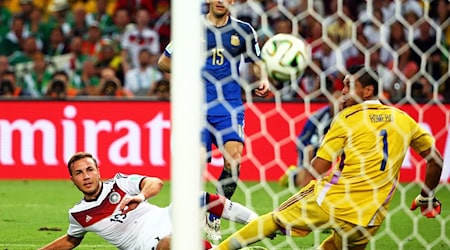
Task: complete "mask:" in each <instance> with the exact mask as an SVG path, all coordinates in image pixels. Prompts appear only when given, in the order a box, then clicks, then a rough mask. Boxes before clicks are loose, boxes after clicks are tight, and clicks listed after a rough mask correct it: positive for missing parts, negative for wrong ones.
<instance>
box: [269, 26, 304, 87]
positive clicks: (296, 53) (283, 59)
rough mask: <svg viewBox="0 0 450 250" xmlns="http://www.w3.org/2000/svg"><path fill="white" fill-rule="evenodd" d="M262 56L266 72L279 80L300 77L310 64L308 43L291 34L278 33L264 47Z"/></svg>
mask: <svg viewBox="0 0 450 250" xmlns="http://www.w3.org/2000/svg"><path fill="white" fill-rule="evenodd" d="M261 58H262V60H263V63H264V65H265V68H266V72H267V74H268V75H269V77H271V78H272V79H275V80H277V81H289V80H291V79H294V80H295V79H297V78H298V77H300V76H301V75H302V74H303V72H304V71H305V69H306V67H307V66H308V61H309V55H308V47H307V44H306V43H305V42H304V41H303V40H301V39H300V38H298V37H296V36H294V35H291V34H281V33H280V34H276V35H274V36H273V37H271V38H269V39H268V40H267V41H266V42H265V43H264V46H263V47H262V50H261Z"/></svg>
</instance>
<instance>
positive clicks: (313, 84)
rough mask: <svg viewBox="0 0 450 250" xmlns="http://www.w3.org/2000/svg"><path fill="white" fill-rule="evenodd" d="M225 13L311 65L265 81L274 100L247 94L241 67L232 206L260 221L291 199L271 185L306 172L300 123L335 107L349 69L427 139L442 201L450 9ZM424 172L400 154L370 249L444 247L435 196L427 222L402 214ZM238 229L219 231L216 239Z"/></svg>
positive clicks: (347, 1)
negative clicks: (297, 50) (238, 159)
mask: <svg viewBox="0 0 450 250" xmlns="http://www.w3.org/2000/svg"><path fill="white" fill-rule="evenodd" d="M231 14H232V15H233V16H234V17H236V18H238V19H240V20H243V21H246V22H249V23H250V24H252V26H253V27H254V28H255V30H256V32H257V34H258V38H259V43H260V46H261V47H262V45H263V44H264V41H266V40H267V39H268V38H269V37H271V36H273V35H274V34H277V33H291V34H294V35H296V36H299V37H301V38H302V39H303V40H305V41H307V43H308V45H309V51H310V61H309V65H310V66H309V67H308V68H307V70H306V71H305V72H304V74H303V75H302V76H301V77H300V79H298V81H290V82H273V85H272V94H271V95H270V96H268V97H265V98H261V97H256V96H255V95H252V90H253V89H254V88H255V86H257V80H256V78H255V77H254V75H253V72H252V70H251V69H250V68H248V67H242V68H241V80H242V82H244V84H243V98H244V99H245V101H246V113H245V115H246V118H245V130H244V131H245V150H244V154H243V159H242V168H241V176H240V179H241V180H240V182H239V184H238V189H237V191H236V193H235V194H234V196H233V197H232V200H236V201H239V202H241V203H243V204H245V205H247V206H248V207H249V208H252V209H254V210H255V211H257V212H258V213H259V214H263V213H267V212H270V211H272V210H274V209H276V208H277V207H278V206H279V205H280V204H281V202H283V201H284V200H286V199H287V198H288V197H289V196H290V195H292V194H294V193H295V192H296V191H297V187H295V185H294V184H293V183H292V182H289V178H288V181H287V184H286V186H280V185H279V183H278V181H279V178H280V177H281V176H282V175H283V174H284V173H285V171H286V170H288V169H289V168H290V167H291V169H293V167H292V166H298V165H300V164H304V162H303V161H302V159H300V160H299V159H298V153H299V152H301V153H302V154H304V153H307V152H306V145H305V144H303V142H301V141H300V140H299V138H298V136H299V134H300V132H301V130H302V129H303V127H304V125H305V124H306V121H307V119H308V118H310V117H311V116H312V115H313V114H315V112H316V111H317V110H319V109H320V108H322V107H324V106H326V105H327V103H328V102H330V101H333V100H334V95H333V92H335V91H340V90H341V89H342V87H343V82H342V80H343V78H344V76H345V75H346V74H347V73H348V71H347V70H348V68H349V67H350V66H351V65H354V64H364V65H366V66H367V68H370V69H373V70H374V71H372V70H370V73H371V74H372V75H373V76H376V77H377V79H378V82H379V88H380V90H379V98H380V100H381V101H382V102H383V103H386V104H389V105H393V106H396V107H398V108H400V109H402V110H404V111H405V112H407V113H408V114H410V115H411V116H412V117H413V118H414V119H415V120H416V121H418V122H419V123H420V124H421V126H422V127H424V128H425V129H426V130H428V131H430V132H431V133H432V134H433V135H434V137H435V139H436V146H437V148H438V149H439V151H440V152H441V153H442V154H443V156H444V169H443V173H442V177H441V182H442V184H441V185H440V186H439V187H438V189H437V197H438V198H439V197H444V196H448V195H449V185H448V184H447V183H448V181H449V177H450V173H449V169H448V166H447V165H449V159H448V158H449V153H448V152H447V151H450V149H449V147H450V146H448V145H450V139H449V137H448V130H449V123H450V111H449V110H450V105H449V101H450V79H449V76H450V69H449V47H450V46H449V45H450V27H449V24H450V2H449V1H447V0H440V1H439V0H434V1H418V0H417V1H416V0H404V1H400V0H398V1H390V0H376V1H375V0H368V1H356V0H331V1H313V0H298V1H297V0H295V1H294V0H291V1H289V0H284V1H283V0H278V1H277V0H272V1H257V0H236V1H235V4H234V6H233V7H232V8H231ZM225 56H227V55H225ZM376 72H377V74H376ZM320 122H321V121H320V119H318V118H313V119H312V123H313V124H314V125H316V126H318V127H319V128H320V129H321V130H323V129H324V127H326V125H323V124H321V123H320ZM398 129H399V130H401V129H402V128H398ZM216 132H218V133H220V132H221V131H216ZM323 133H324V132H323V131H322V132H321V135H323ZM319 136H320V135H319ZM319 140H320V139H319V138H316V143H318V141H319ZM212 155H213V160H212V163H211V164H210V165H209V167H208V170H209V171H208V173H207V174H206V176H207V178H208V179H209V180H210V181H211V183H212V184H213V185H215V184H217V179H218V177H219V175H220V172H221V166H222V165H221V164H223V162H222V161H221V157H222V156H221V154H220V153H218V151H217V150H216V151H215V152H213V154H212ZM424 169H425V163H424V161H423V160H422V158H421V157H420V156H418V155H417V154H416V153H412V151H411V152H410V153H408V154H407V156H406V158H405V160H404V162H403V165H402V170H401V178H400V184H399V186H398V189H397V192H396V194H395V198H394V201H393V202H392V203H391V206H390V208H389V213H388V214H387V216H386V220H385V221H384V222H383V225H382V226H381V228H380V230H379V231H378V233H377V234H376V235H375V237H374V238H372V239H371V240H370V242H369V244H368V247H367V248H368V249H449V248H450V225H449V223H448V220H449V217H448V212H447V211H448V209H447V208H446V207H447V206H448V204H445V199H446V198H441V201H443V210H442V214H441V215H440V216H438V217H437V218H436V219H434V220H431V219H426V218H424V217H422V216H421V215H420V213H419V212H417V211H415V212H411V211H410V210H409V207H410V205H411V201H412V200H413V199H414V197H415V196H416V195H417V194H418V193H419V191H420V188H421V185H420V183H422V182H423V180H424ZM209 188H212V187H211V186H210V187H209ZM447 200H448V199H447ZM348 202H352V201H351V200H350V201H348ZM240 227H241V226H240V225H237V224H233V223H230V224H228V223H222V234H223V237H227V236H229V235H230V234H231V233H233V232H234V231H236V230H237V229H238V228H240ZM328 236H329V232H327V231H325V232H324V231H322V230H317V232H313V233H311V234H310V235H309V236H308V237H306V238H291V237H285V236H277V237H275V239H273V240H270V239H266V240H263V241H262V242H260V243H257V244H256V245H259V246H264V247H266V248H268V249H314V248H317V247H318V246H319V245H320V243H321V242H322V241H323V240H324V239H325V238H326V237H328Z"/></svg>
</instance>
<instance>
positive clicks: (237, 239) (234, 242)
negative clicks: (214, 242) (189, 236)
mask: <svg viewBox="0 0 450 250" xmlns="http://www.w3.org/2000/svg"><path fill="white" fill-rule="evenodd" d="M277 230H278V226H277V224H276V223H275V221H274V220H273V218H272V213H268V214H265V215H262V216H260V217H258V218H257V219H255V220H253V221H251V222H250V223H248V224H247V225H245V226H244V227H243V228H241V229H240V230H239V231H237V232H236V233H234V234H232V235H231V236H230V237H228V238H227V239H225V240H224V241H222V243H220V244H219V245H218V246H217V247H215V248H214V249H219V250H220V249H223V250H233V249H239V248H242V247H244V246H247V245H249V244H252V243H255V242H257V241H260V240H262V239H264V238H265V237H267V236H269V235H271V234H273V233H274V232H275V231H277Z"/></svg>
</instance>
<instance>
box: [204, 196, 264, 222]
mask: <svg viewBox="0 0 450 250" xmlns="http://www.w3.org/2000/svg"><path fill="white" fill-rule="evenodd" d="M205 196H206V204H208V207H207V208H208V212H210V214H213V215H215V216H218V217H219V218H220V217H223V218H225V219H227V220H229V221H233V222H237V223H240V224H247V223H249V222H250V221H252V220H254V219H256V218H258V215H257V214H256V213H255V212H253V211H252V210H250V209H248V208H246V207H245V206H243V205H241V204H239V203H237V202H232V201H230V200H228V199H226V198H225V197H223V196H220V195H217V194H208V193H206V195H205ZM210 218H211V215H210Z"/></svg>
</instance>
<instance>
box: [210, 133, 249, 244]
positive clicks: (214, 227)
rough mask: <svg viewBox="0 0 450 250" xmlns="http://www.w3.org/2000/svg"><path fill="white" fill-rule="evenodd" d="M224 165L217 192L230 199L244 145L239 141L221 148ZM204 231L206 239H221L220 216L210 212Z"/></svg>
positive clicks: (236, 181) (235, 186) (235, 183)
mask: <svg viewBox="0 0 450 250" xmlns="http://www.w3.org/2000/svg"><path fill="white" fill-rule="evenodd" d="M222 151H223V157H224V167H223V169H222V173H221V175H220V177H219V180H218V181H219V183H218V185H217V192H218V193H219V194H221V195H223V196H225V197H226V198H227V199H231V196H232V195H233V194H234V192H235V191H236V188H237V183H238V180H239V169H240V164H241V159H242V152H243V151H244V145H243V143H242V142H239V141H228V142H226V143H225V145H224V148H223V150H222ZM206 233H207V237H208V239H210V240H211V241H213V242H217V241H219V240H221V239H222V235H221V232H220V217H218V216H215V215H214V214H210V215H209V217H208V221H207V228H206Z"/></svg>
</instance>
